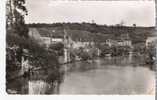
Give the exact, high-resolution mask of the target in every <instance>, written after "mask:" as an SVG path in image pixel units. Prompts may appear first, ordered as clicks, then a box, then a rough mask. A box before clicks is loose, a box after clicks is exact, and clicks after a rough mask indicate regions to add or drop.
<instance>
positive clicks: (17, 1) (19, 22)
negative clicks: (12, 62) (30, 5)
mask: <svg viewBox="0 0 157 100" xmlns="http://www.w3.org/2000/svg"><path fill="white" fill-rule="evenodd" d="M25 15H27V9H26V7H25V0H8V1H7V22H6V23H7V28H8V29H10V30H11V32H12V33H15V34H18V35H19V36H21V37H25V38H28V28H27V25H26V24H25V21H24V17H25ZM8 34H10V33H8Z"/></svg>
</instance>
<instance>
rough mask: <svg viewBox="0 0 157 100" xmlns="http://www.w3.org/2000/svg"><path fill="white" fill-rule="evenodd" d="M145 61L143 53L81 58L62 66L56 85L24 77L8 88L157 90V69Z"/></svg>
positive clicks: (34, 91) (40, 90) (112, 91)
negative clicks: (156, 88) (125, 55)
mask: <svg viewBox="0 0 157 100" xmlns="http://www.w3.org/2000/svg"><path fill="white" fill-rule="evenodd" d="M143 62H144V59H143V57H134V58H133V57H106V58H97V59H95V60H93V61H78V62H74V63H69V64H64V65H62V66H61V68H62V69H63V70H64V72H65V73H64V77H63V81H62V82H61V84H59V85H55V86H56V87H52V86H51V84H49V83H46V82H44V81H42V80H37V81H31V80H29V79H26V78H23V77H21V78H17V79H15V80H12V82H11V83H9V84H10V87H8V88H10V89H11V90H16V91H19V92H18V93H19V94H45V93H49V94H122V95H123V94H125V95H128V94H136V95H138V94H155V71H153V70H151V69H150V66H148V65H145V64H144V63H143ZM14 88H15V89H14Z"/></svg>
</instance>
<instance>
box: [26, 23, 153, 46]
mask: <svg viewBox="0 0 157 100" xmlns="http://www.w3.org/2000/svg"><path fill="white" fill-rule="evenodd" d="M28 27H29V28H36V29H37V30H38V31H39V33H40V35H42V36H52V37H63V35H64V32H63V30H64V29H65V30H66V31H67V34H68V35H70V36H71V37H72V39H73V40H75V41H77V40H82V41H96V42H103V41H105V40H106V39H118V38H121V37H122V36H124V35H125V34H128V36H129V38H130V39H131V40H132V42H133V43H140V42H145V40H146V38H147V37H149V36H152V34H153V33H154V32H155V29H154V27H127V26H107V25H97V24H91V23H54V24H28ZM50 34H51V35H50Z"/></svg>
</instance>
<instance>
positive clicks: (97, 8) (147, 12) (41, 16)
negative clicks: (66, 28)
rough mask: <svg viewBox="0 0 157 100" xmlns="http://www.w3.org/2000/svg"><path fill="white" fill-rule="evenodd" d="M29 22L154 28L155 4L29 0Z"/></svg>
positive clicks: (27, 18)
mask: <svg viewBox="0 0 157 100" xmlns="http://www.w3.org/2000/svg"><path fill="white" fill-rule="evenodd" d="M26 1H27V4H26V6H27V9H28V16H27V17H26V23H54V22H92V20H94V21H95V23H97V24H107V25H115V24H118V23H120V22H121V21H123V22H124V25H127V26H128V25H132V24H134V23H136V24H137V26H154V25H155V4H154V1H147V2H146V1H101V2H100V1H88V2H87V1H82V2H80V1H79V2H61V1H54V0H26Z"/></svg>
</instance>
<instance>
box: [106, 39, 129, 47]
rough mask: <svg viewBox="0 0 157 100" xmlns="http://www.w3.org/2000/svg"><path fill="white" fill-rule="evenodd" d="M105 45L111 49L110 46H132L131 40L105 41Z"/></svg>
mask: <svg viewBox="0 0 157 100" xmlns="http://www.w3.org/2000/svg"><path fill="white" fill-rule="evenodd" d="M106 44H107V45H108V46H109V47H111V46H130V47H131V46H132V42H131V40H111V39H107V40H106Z"/></svg>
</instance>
